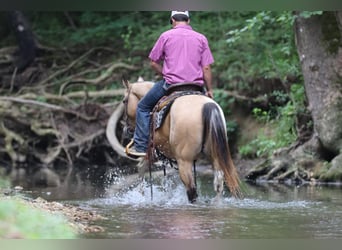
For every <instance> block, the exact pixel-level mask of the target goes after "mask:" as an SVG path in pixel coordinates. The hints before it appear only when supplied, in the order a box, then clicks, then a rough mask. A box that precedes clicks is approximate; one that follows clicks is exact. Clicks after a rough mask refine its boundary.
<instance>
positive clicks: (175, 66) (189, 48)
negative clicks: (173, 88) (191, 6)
mask: <svg viewBox="0 0 342 250" xmlns="http://www.w3.org/2000/svg"><path fill="white" fill-rule="evenodd" d="M149 58H150V59H151V60H153V61H155V62H158V63H159V62H161V61H163V76H164V79H165V80H166V82H168V83H170V84H172V83H182V82H196V83H200V84H203V83H204V79H203V70H202V68H203V67H204V66H208V65H210V64H212V63H213V62H214V58H213V56H212V54H211V51H210V48H209V45H208V40H207V38H206V37H205V36H204V35H202V34H200V33H198V32H196V31H194V30H193V29H192V28H191V26H190V25H177V26H175V27H174V28H173V29H170V30H168V31H165V32H164V33H162V34H161V35H160V37H159V38H158V40H157V42H156V43H155V45H154V47H153V48H152V50H151V52H150V55H149Z"/></svg>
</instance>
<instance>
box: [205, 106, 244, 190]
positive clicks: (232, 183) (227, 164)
mask: <svg viewBox="0 0 342 250" xmlns="http://www.w3.org/2000/svg"><path fill="white" fill-rule="evenodd" d="M202 117H203V126H204V128H203V141H204V147H205V148H206V149H207V151H208V155H209V156H210V157H211V160H212V163H213V165H214V168H218V169H221V170H222V171H223V173H224V178H225V181H226V185H227V187H228V188H229V191H230V192H231V193H232V195H233V196H235V197H238V196H240V188H239V183H240V180H239V176H238V174H237V171H236V168H235V165H234V163H233V161H232V158H231V154H230V150H229V145H228V138H227V132H226V121H225V120H224V117H223V115H222V112H221V110H220V108H219V106H218V105H217V104H216V103H212V102H209V103H206V104H204V106H203V116H202Z"/></svg>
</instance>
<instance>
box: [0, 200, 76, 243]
mask: <svg viewBox="0 0 342 250" xmlns="http://www.w3.org/2000/svg"><path fill="white" fill-rule="evenodd" d="M0 199H1V202H0V238H4V237H6V238H8V237H9V238H11V237H15V238H18V237H19V238H25V239H72V238H75V237H76V234H75V232H74V230H73V229H72V228H71V226H69V225H68V224H67V222H66V220H65V219H64V218H63V217H61V216H58V215H53V214H49V213H47V212H45V211H41V210H39V209H37V208H33V207H30V206H29V205H27V204H25V203H24V202H22V201H21V200H19V199H15V198H11V199H6V198H1V197H0Z"/></svg>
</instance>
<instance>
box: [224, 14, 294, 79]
mask: <svg viewBox="0 0 342 250" xmlns="http://www.w3.org/2000/svg"><path fill="white" fill-rule="evenodd" d="M293 20H294V17H293V15H292V13H291V12H288V11H287V12H271V11H261V12H256V13H254V14H253V15H252V16H247V18H246V19H245V21H244V22H241V21H242V20H241V21H240V22H239V25H237V26H235V27H234V26H232V27H230V28H229V27H228V29H227V33H226V35H227V38H226V42H227V45H228V48H229V49H230V52H229V56H230V62H231V63H230V65H229V67H230V69H229V70H230V72H231V73H232V74H231V75H230V76H228V77H229V78H228V79H227V80H228V81H230V82H232V81H234V80H236V79H238V80H239V81H240V82H241V81H242V82H246V81H248V79H251V78H280V79H285V78H286V76H287V75H299V74H300V72H299V69H300V67H299V62H298V56H297V54H296V46H295V43H294V34H293V31H292V25H293Z"/></svg>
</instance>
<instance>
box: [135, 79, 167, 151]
mask: <svg viewBox="0 0 342 250" xmlns="http://www.w3.org/2000/svg"><path fill="white" fill-rule="evenodd" d="M169 86H170V85H169V84H168V83H166V82H165V80H161V81H158V82H156V83H155V84H154V85H153V87H152V88H151V89H150V90H149V91H148V92H147V94H146V95H145V96H144V97H143V98H142V99H141V100H140V101H139V102H138V107H137V111H136V126H135V131H134V137H133V139H134V147H135V149H136V151H138V152H146V151H147V147H148V142H149V137H150V113H151V111H152V109H153V107H154V106H155V105H156V104H157V102H158V101H159V99H160V98H162V97H163V96H164V95H165V94H166V91H167V89H168V88H169Z"/></svg>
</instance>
